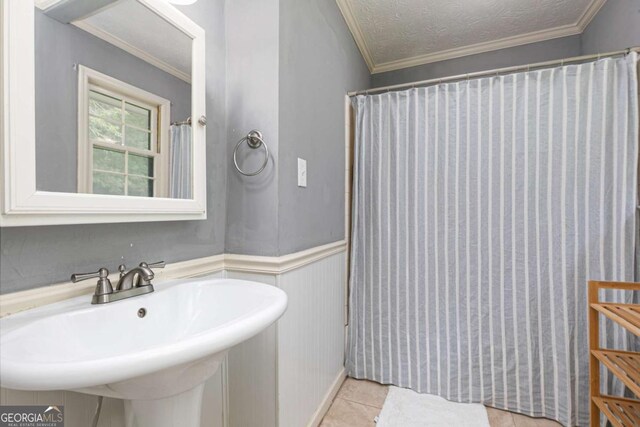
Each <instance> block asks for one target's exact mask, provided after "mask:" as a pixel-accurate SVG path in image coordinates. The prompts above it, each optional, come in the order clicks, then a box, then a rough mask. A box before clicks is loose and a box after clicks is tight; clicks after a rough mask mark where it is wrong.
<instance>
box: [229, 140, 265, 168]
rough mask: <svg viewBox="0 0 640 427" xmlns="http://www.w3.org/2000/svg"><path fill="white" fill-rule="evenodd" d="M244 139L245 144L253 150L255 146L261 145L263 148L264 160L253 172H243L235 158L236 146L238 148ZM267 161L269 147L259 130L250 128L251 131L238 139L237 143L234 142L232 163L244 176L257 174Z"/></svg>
mask: <svg viewBox="0 0 640 427" xmlns="http://www.w3.org/2000/svg"><path fill="white" fill-rule="evenodd" d="M245 141H247V145H248V146H249V148H251V149H253V150H255V149H256V148H260V147H261V146H262V147H263V148H264V162H263V163H262V166H260V169H258V170H257V171H255V172H245V171H243V170H242V169H241V168H240V166H238V158H237V157H238V148H240V145H242V143H243V142H245ZM268 162H269V147H267V143H266V142H264V139H262V133H261V132H260V131H259V130H252V131H251V132H249V133H248V134H247V136H245V137H244V138H242V139H241V140H240V141H238V143H237V144H236V148H235V150H233V165H234V166H235V167H236V169H237V170H238V172H240V173H241V174H242V175H244V176H256V175H258V174H259V173H260V172H262V171H263V170H264V168H266V167H267V163H268Z"/></svg>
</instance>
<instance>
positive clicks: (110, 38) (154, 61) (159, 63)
mask: <svg viewBox="0 0 640 427" xmlns="http://www.w3.org/2000/svg"><path fill="white" fill-rule="evenodd" d="M71 24H73V25H75V26H76V27H78V28H80V29H81V30H84V31H86V32H87V33H89V34H92V35H94V36H95V37H98V38H99V39H102V40H104V41H106V42H107V43H110V44H112V45H114V46H116V47H119V48H120V49H122V50H124V51H125V52H127V53H129V54H131V55H133V56H135V57H137V58H139V59H141V60H143V61H145V62H147V63H149V64H151V65H153V66H154V67H157V68H159V69H161V70H162V71H164V72H166V73H169V74H171V75H172V76H174V77H177V78H179V79H180V80H182V81H184V82H186V83H189V84H191V75H190V74H189V73H185V72H184V71H182V70H179V69H178V68H176V67H174V66H173V65H170V64H167V63H166V62H164V61H163V60H161V59H158V58H156V57H155V56H153V55H150V54H149V53H147V52H145V51H144V50H142V49H139V48H137V47H135V46H133V45H132V44H130V43H127V42H126V41H124V40H122V39H121V38H119V37H116V36H114V35H113V34H111V33H108V32H106V31H104V30H102V29H100V28H98V27H96V26H94V25H91V24H89V23H88V22H86V21H82V20H80V21H73V22H72V23H71Z"/></svg>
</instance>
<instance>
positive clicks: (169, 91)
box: [35, 0, 193, 199]
mask: <svg viewBox="0 0 640 427" xmlns="http://www.w3.org/2000/svg"><path fill="white" fill-rule="evenodd" d="M38 3H39V1H36V9H35V52H36V56H35V65H36V94H35V98H36V170H37V176H36V185H37V189H38V190H41V191H55V192H70V193H93V194H107V195H119V196H137V197H169V198H180V199H190V198H192V197H193V196H192V176H191V173H192V162H193V158H192V146H191V144H192V140H191V126H190V124H189V118H190V117H191V83H190V82H191V42H192V41H191V39H190V38H189V37H188V36H187V35H185V34H184V33H182V32H181V31H180V30H178V29H177V28H175V27H173V26H172V25H171V24H169V23H168V22H167V21H165V20H164V19H162V18H161V17H159V16H157V15H156V14H155V13H154V12H153V11H151V10H150V9H148V8H147V7H145V6H144V5H143V4H141V3H139V2H138V1H136V0H120V1H113V0H66V1H62V2H59V3H57V4H55V3H54V4H53V6H51V5H49V6H48V8H47V9H45V10H41V9H40V8H38V7H37V6H38Z"/></svg>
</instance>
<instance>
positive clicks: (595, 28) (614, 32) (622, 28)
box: [582, 0, 640, 55]
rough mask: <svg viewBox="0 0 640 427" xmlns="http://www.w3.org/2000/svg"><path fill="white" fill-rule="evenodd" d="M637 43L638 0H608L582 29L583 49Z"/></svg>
mask: <svg viewBox="0 0 640 427" xmlns="http://www.w3.org/2000/svg"><path fill="white" fill-rule="evenodd" d="M636 46H640V0H608V1H607V2H606V3H605V4H604V6H602V9H600V11H599V12H598V14H597V15H596V16H595V17H594V18H593V20H592V21H591V23H589V25H588V26H587V28H586V29H585V30H584V32H583V33H582V53H583V54H585V55H588V54H592V53H604V52H611V51H615V50H620V49H625V48H627V47H636Z"/></svg>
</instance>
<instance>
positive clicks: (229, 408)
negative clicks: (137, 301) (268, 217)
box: [0, 241, 346, 427]
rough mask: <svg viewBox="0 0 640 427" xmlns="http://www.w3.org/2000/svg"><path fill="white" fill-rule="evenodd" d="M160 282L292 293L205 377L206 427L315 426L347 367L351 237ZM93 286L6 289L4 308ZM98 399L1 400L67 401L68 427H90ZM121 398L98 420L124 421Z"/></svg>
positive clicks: (188, 267) (105, 426)
mask: <svg viewBox="0 0 640 427" xmlns="http://www.w3.org/2000/svg"><path fill="white" fill-rule="evenodd" d="M159 272H160V274H159V275H158V281H162V280H168V279H176V278H186V277H195V276H207V277H218V278H222V277H227V278H231V279H243V280H253V281H257V282H262V283H266V284H268V285H271V286H278V287H280V288H281V289H282V290H284V291H285V292H286V293H287V295H288V298H289V302H288V308H287V311H286V312H285V314H284V316H283V317H282V318H281V319H280V320H279V321H278V322H277V323H276V324H275V325H272V326H271V327H269V328H268V329H267V330H265V331H264V332H262V333H261V334H259V335H257V336H255V337H253V338H252V339H250V340H247V341H245V342H244V343H242V344H240V345H237V346H236V347H233V348H232V349H231V350H229V354H228V356H227V359H226V361H225V363H224V364H223V366H222V368H221V369H220V370H219V371H218V372H217V373H216V375H215V376H214V377H213V378H211V379H210V380H209V381H207V383H206V386H205V396H204V404H203V413H202V426H203V427H275V426H277V427H300V426H313V427H315V426H317V425H318V424H319V423H320V420H321V419H322V416H323V415H324V413H325V412H326V410H327V408H328V407H329V404H330V403H331V400H332V398H333V396H334V395H335V393H336V392H337V390H338V388H339V386H340V384H341V382H342V379H343V378H344V376H345V373H344V372H345V371H344V333H345V330H344V323H345V317H344V304H345V286H346V243H345V242H344V241H340V242H335V243H332V244H328V245H324V246H320V247H317V248H312V249H309V250H306V251H302V252H298V253H295V254H290V255H285V256H282V257H259V256H245V255H232V254H225V255H217V256H215V257H209V258H203V259H199V260H190V261H186V262H183V263H175V264H170V265H167V268H166V269H165V270H164V271H162V270H160V271H159ZM92 289H93V286H85V287H82V288H80V289H78V285H74V284H68V283H65V284H60V285H54V286H50V287H47V288H42V289H41V290H31V291H24V292H18V293H15V294H8V295H0V312H1V313H2V315H6V314H9V313H15V312H17V311H20V310H24V309H27V308H30V307H36V306H39V305H44V304H49V303H52V302H56V301H61V300H63V299H66V298H70V297H73V296H77V295H78V294H87V296H88V294H89V293H90V292H91V291H92ZM97 401H98V398H97V397H96V396H89V395H84V394H80V393H74V392H62V391H60V392H29V391H27V392H25V391H16V390H8V389H0V403H1V404H3V405H11V404H15V405H19V404H43V405H44V404H47V405H49V404H58V405H65V414H66V416H67V419H66V424H65V425H66V426H68V427H86V426H88V425H91V421H92V419H93V415H94V413H95V409H96V405H97ZM123 425H124V420H123V405H122V402H121V401H119V400H117V399H108V398H105V399H104V401H103V406H102V412H101V416H100V423H99V426H100V427H122V426H123Z"/></svg>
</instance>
